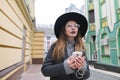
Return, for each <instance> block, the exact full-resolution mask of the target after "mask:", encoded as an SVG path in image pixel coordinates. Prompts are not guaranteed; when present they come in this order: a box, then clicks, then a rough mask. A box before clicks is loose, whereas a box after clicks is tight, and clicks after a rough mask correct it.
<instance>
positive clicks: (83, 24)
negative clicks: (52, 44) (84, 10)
mask: <svg viewBox="0 0 120 80" xmlns="http://www.w3.org/2000/svg"><path fill="white" fill-rule="evenodd" d="M69 20H74V21H75V22H76V23H77V24H79V25H80V28H79V32H80V35H81V37H83V36H85V34H86V32H87V27H88V23H87V20H86V18H85V17H84V16H83V15H82V14H80V13H76V12H69V13H65V14H63V15H61V16H60V17H58V18H57V20H56V22H55V25H54V32H55V35H56V37H57V38H59V36H60V31H61V29H62V27H63V26H64V25H65V24H66V23H67V22H68V21H69Z"/></svg>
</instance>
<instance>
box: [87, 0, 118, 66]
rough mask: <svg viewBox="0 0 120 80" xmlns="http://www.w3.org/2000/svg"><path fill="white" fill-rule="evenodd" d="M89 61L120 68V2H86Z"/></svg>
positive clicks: (97, 0)
mask: <svg viewBox="0 0 120 80" xmlns="http://www.w3.org/2000/svg"><path fill="white" fill-rule="evenodd" d="M85 3H86V4H85V5H86V13H85V14H86V16H87V18H88V23H89V25H88V26H89V28H88V32H87V35H86V47H87V53H88V55H87V56H88V59H89V60H91V61H97V63H99V64H104V65H110V66H117V67H119V66H120V0H85Z"/></svg>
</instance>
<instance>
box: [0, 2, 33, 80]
mask: <svg viewBox="0 0 120 80" xmlns="http://www.w3.org/2000/svg"><path fill="white" fill-rule="evenodd" d="M26 10H27V8H26V6H25V3H24V0H0V73H4V71H5V70H6V69H9V68H11V67H13V66H16V68H14V69H13V70H12V71H11V72H9V73H6V74H5V75H3V74H2V76H0V80H6V79H7V78H9V77H10V76H11V75H13V74H14V73H15V72H16V71H17V70H18V69H20V68H24V70H26V69H27V68H28V66H27V64H28V63H30V62H31V47H32V35H33V32H34V25H33V24H32V21H31V20H30V16H29V15H28V13H27V11H26ZM24 29H25V44H24V51H22V48H23V30H24ZM22 52H23V54H22ZM17 64H19V65H17ZM23 66H24V67H23Z"/></svg>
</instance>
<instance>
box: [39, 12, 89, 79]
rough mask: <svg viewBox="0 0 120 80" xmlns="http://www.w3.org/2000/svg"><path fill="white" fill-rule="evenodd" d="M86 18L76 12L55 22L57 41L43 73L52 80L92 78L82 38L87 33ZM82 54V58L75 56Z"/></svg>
mask: <svg viewBox="0 0 120 80" xmlns="http://www.w3.org/2000/svg"><path fill="white" fill-rule="evenodd" d="M87 26H88V24H87V20H86V18H85V17H84V16H83V15H81V14H79V13H75V12H69V13H65V14H63V15H61V16H60V17H59V18H58V19H57V20H56V22H55V26H54V31H55V35H56V37H57V39H58V40H57V41H56V42H55V43H54V44H53V45H52V46H51V48H50V49H49V51H48V54H47V56H46V58H45V61H44V63H43V66H42V68H41V71H42V73H43V75H44V76H49V77H50V80H85V79H87V78H89V76H90V70H89V65H88V61H87V58H86V53H85V47H84V43H83V41H82V37H84V36H85V33H86V32H87ZM73 52H82V56H73V54H74V53H73Z"/></svg>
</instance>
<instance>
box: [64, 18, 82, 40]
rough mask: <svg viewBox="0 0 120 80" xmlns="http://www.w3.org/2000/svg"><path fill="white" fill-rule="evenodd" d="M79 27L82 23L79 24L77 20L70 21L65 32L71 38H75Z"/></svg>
mask: <svg viewBox="0 0 120 80" xmlns="http://www.w3.org/2000/svg"><path fill="white" fill-rule="evenodd" d="M79 27H80V25H79V24H77V23H76V22H75V21H73V20H70V21H68V22H67V23H66V25H65V34H66V36H67V38H68V39H70V40H74V38H75V37H76V36H77V33H78V29H79Z"/></svg>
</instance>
